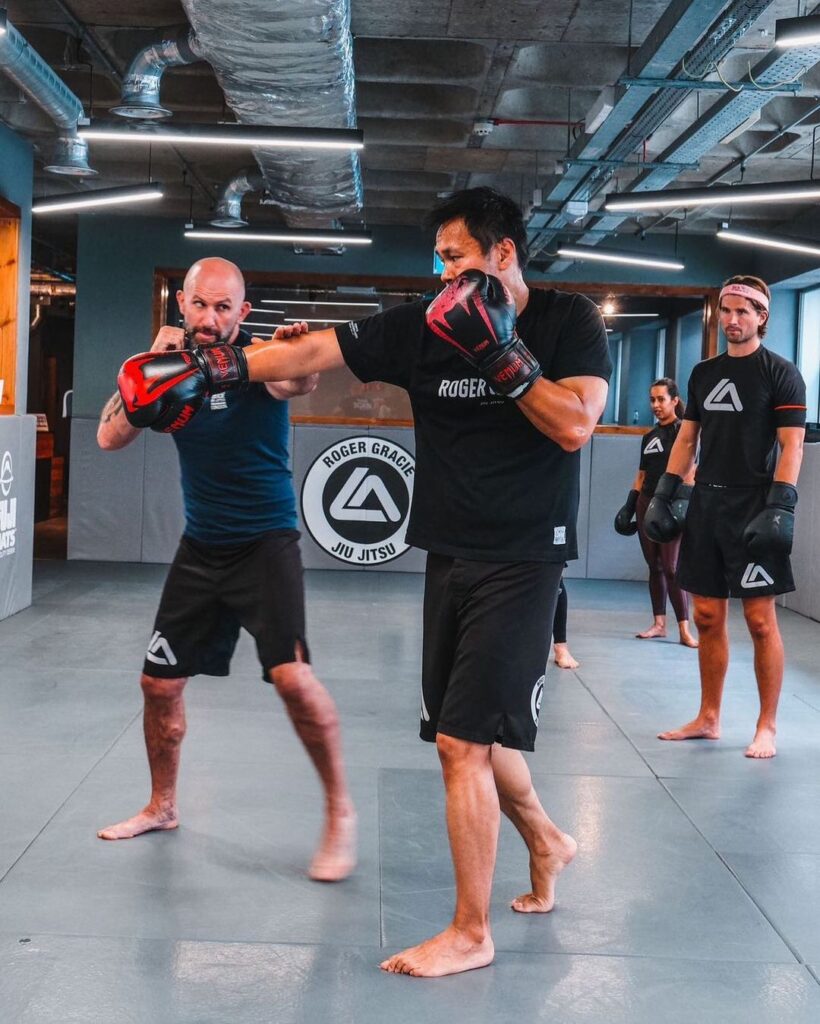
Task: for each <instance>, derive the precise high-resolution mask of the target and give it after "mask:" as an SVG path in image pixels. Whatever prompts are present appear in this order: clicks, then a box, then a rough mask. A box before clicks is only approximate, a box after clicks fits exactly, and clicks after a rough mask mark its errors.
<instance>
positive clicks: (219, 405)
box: [211, 391, 228, 412]
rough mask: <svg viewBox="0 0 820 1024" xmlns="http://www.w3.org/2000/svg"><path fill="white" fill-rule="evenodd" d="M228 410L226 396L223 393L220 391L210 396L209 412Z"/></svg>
mask: <svg viewBox="0 0 820 1024" xmlns="http://www.w3.org/2000/svg"><path fill="white" fill-rule="evenodd" d="M227 408H228V396H227V395H226V394H225V392H224V391H220V392H219V393H218V394H216V395H211V412H214V411H215V410H216V409H227Z"/></svg>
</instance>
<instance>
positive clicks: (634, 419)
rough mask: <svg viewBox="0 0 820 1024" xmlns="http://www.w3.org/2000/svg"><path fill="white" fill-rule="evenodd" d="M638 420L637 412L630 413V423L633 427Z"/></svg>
mask: <svg viewBox="0 0 820 1024" xmlns="http://www.w3.org/2000/svg"><path fill="white" fill-rule="evenodd" d="M638 419H639V417H638V410H637V409H636V410H635V411H634V412H633V413H632V423H633V426H634V425H635V424H636V423H637V422H638Z"/></svg>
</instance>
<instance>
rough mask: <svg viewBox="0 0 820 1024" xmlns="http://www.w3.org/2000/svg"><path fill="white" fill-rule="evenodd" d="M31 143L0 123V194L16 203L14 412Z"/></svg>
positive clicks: (23, 372) (26, 272)
mask: <svg viewBox="0 0 820 1024" xmlns="http://www.w3.org/2000/svg"><path fill="white" fill-rule="evenodd" d="M33 171H34V162H33V156H32V150H31V146H30V145H29V144H28V143H27V142H25V141H24V140H23V139H21V138H20V137H19V136H18V135H15V133H14V132H12V131H10V130H9V129H8V128H6V127H5V126H4V125H2V124H0V196H2V197H3V198H4V199H7V200H8V201H9V202H10V203H14V205H15V206H19V207H20V252H19V257H20V273H19V276H18V279H17V296H18V300H17V382H16V388H15V391H16V409H15V411H16V412H17V413H24V412H25V411H26V392H27V390H28V324H29V281H30V269H31V193H32V182H33V180H34V179H33Z"/></svg>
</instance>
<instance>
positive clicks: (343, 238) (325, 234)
mask: <svg viewBox="0 0 820 1024" xmlns="http://www.w3.org/2000/svg"><path fill="white" fill-rule="evenodd" d="M185 237H186V238H219V239H221V240H222V241H223V242H274V243H279V244H284V245H321V246H325V245H370V244H371V242H372V241H373V239H372V238H371V237H370V235H369V234H366V233H365V232H359V233H358V234H354V233H353V232H348V231H322V232H319V231H287V230H283V231H243V230H242V229H241V228H240V229H237V230H235V231H231V230H228V229H227V228H226V229H225V230H224V231H208V230H207V229H205V228H191V229H190V230H188V231H186V232H185ZM263 301H264V300H263Z"/></svg>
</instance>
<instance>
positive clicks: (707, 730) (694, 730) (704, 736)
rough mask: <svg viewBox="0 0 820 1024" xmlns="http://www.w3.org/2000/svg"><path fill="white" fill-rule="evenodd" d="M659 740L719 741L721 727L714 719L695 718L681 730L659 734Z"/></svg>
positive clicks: (671, 730)
mask: <svg viewBox="0 0 820 1024" xmlns="http://www.w3.org/2000/svg"><path fill="white" fill-rule="evenodd" d="M658 739H659V740H719V739H720V725H719V724H718V723H717V722H716V721H715V720H714V719H712V718H700V717H698V718H695V719H693V720H692V721H691V722H687V723H686V725H682V726H681V727H680V729H670V730H669V731H668V732H659V733H658Z"/></svg>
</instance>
